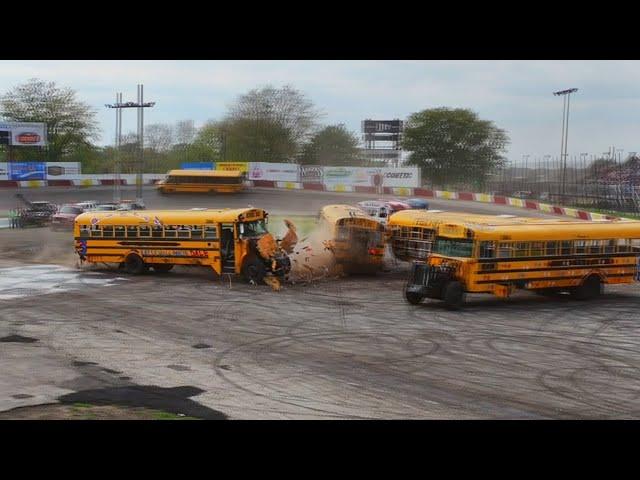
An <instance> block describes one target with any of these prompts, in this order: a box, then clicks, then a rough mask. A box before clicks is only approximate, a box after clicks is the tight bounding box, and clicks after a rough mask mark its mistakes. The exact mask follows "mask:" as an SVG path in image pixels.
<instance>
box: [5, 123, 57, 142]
mask: <svg viewBox="0 0 640 480" xmlns="http://www.w3.org/2000/svg"><path fill="white" fill-rule="evenodd" d="M0 131H3V132H10V134H9V138H10V141H11V145H13V146H29V147H44V146H45V145H46V144H47V127H46V124H44V123H33V122H29V123H26V122H23V123H20V122H0Z"/></svg>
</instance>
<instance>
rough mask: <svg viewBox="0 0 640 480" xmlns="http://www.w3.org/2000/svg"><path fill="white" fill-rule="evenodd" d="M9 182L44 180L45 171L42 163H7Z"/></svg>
mask: <svg viewBox="0 0 640 480" xmlns="http://www.w3.org/2000/svg"><path fill="white" fill-rule="evenodd" d="M8 166H9V168H8V176H9V180H15V181H19V182H22V181H26V180H46V179H47V169H46V163H44V162H9V163H8Z"/></svg>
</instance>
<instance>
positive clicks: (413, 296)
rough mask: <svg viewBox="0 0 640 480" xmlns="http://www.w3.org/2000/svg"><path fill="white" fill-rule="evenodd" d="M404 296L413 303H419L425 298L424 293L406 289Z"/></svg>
mask: <svg viewBox="0 0 640 480" xmlns="http://www.w3.org/2000/svg"><path fill="white" fill-rule="evenodd" d="M404 298H405V299H406V300H407V302H409V303H410V304H411V305H418V304H419V303H420V302H422V300H423V299H424V297H423V296H422V295H420V294H419V293H415V292H407V291H406V290H405V291H404Z"/></svg>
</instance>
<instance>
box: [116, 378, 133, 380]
mask: <svg viewBox="0 0 640 480" xmlns="http://www.w3.org/2000/svg"><path fill="white" fill-rule="evenodd" d="M118 379H120V380H131V377H118Z"/></svg>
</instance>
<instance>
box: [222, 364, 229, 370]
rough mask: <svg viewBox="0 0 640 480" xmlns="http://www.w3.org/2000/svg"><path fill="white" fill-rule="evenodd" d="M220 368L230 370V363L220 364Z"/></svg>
mask: <svg viewBox="0 0 640 480" xmlns="http://www.w3.org/2000/svg"><path fill="white" fill-rule="evenodd" d="M220 368H221V369H222V370H231V365H220Z"/></svg>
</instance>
